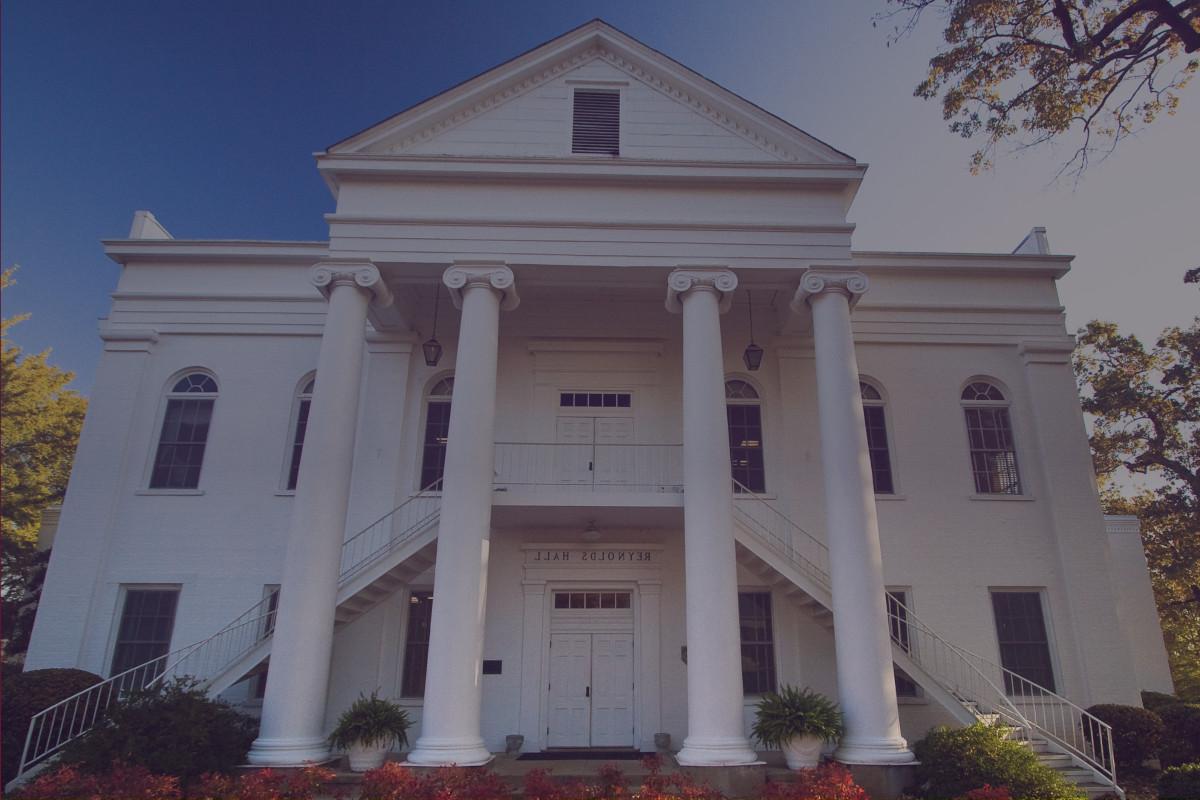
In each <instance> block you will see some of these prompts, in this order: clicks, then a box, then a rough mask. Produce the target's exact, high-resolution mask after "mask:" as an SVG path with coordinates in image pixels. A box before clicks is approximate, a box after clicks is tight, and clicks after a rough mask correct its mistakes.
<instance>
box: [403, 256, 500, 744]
mask: <svg viewBox="0 0 1200 800" xmlns="http://www.w3.org/2000/svg"><path fill="white" fill-rule="evenodd" d="M443 280H444V282H445V284H446V286H447V287H449V288H450V290H451V296H452V297H453V299H454V301H455V305H457V306H458V307H459V308H461V309H462V321H461V323H460V325H459V334H458V354H457V357H456V360H455V371H454V399H453V402H452V403H451V406H450V430H449V434H448V439H447V442H446V463H445V470H444V472H443V478H442V511H441V520H440V522H439V525H438V552H437V564H436V565H435V567H434V579H433V608H432V613H431V619H430V631H429V661H428V665H427V669H426V672H425V702H424V708H423V710H422V714H421V737H420V738H419V739H418V740H417V742H416V745H415V746H414V747H413V750H412V752H410V753H409V754H408V760H409V762H410V763H412V764H421V765H426V766H451V765H455V764H457V765H458V766H476V765H479V764H485V763H487V762H488V761H489V760H490V759H491V754H490V753H489V752H488V750H487V748H486V747H485V746H484V744H483V738H482V736H481V735H480V727H479V719H480V703H481V700H482V686H481V682H480V673H481V659H482V658H483V633H484V612H485V609H486V604H487V569H488V546H489V540H490V534H491V521H492V491H493V487H492V470H493V464H494V458H493V449H494V444H493V443H494V439H495V437H494V428H495V418H496V361H497V353H498V344H499V336H500V334H499V325H500V309H501V307H504V308H512V307H515V305H516V297H517V296H516V291H515V287H514V286H513V276H512V271H511V270H509V269H508V268H507V267H473V268H462V267H452V268H450V269H449V270H447V271H446V273H445V275H444V276H443Z"/></svg>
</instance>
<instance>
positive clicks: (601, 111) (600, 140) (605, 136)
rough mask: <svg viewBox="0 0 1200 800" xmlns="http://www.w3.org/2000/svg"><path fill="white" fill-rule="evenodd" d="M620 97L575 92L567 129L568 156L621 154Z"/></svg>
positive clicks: (611, 93) (615, 94)
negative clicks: (578, 154) (568, 131)
mask: <svg viewBox="0 0 1200 800" xmlns="http://www.w3.org/2000/svg"><path fill="white" fill-rule="evenodd" d="M620 129H621V94H620V92H605V91H594V90H583V89H576V90H575V113H574V117H573V119H572V128H571V152H572V153H599V154H600V155H608V156H617V155H620V154H621V134H620Z"/></svg>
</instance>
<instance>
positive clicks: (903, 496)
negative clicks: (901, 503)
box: [875, 494, 908, 500]
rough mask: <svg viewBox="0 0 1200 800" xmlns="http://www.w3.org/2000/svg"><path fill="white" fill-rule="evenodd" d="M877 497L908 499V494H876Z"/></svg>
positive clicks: (879, 498)
mask: <svg viewBox="0 0 1200 800" xmlns="http://www.w3.org/2000/svg"><path fill="white" fill-rule="evenodd" d="M875 499H876V500H907V499H908V495H906V494H877V495H875Z"/></svg>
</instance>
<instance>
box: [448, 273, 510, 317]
mask: <svg viewBox="0 0 1200 800" xmlns="http://www.w3.org/2000/svg"><path fill="white" fill-rule="evenodd" d="M442 283H444V284H445V285H446V288H447V289H449V290H450V299H451V300H452V301H453V302H454V307H455V308H458V309H461V308H462V290H463V289H465V288H466V287H468V286H487V287H489V288H491V289H493V290H495V291H497V292H499V293H500V308H502V309H504V310H505V311H512V310H513V309H514V308H516V307H517V306H518V305H519V304H520V303H521V297H520V296H519V295H518V294H517V284H516V278H515V277H514V276H513V271H512V270H511V269H509V268H508V266H507V265H505V264H501V263H498V262H492V263H476V264H455V265H454V266H452V267H450V269H448V270H446V271H445V272H444V273H442Z"/></svg>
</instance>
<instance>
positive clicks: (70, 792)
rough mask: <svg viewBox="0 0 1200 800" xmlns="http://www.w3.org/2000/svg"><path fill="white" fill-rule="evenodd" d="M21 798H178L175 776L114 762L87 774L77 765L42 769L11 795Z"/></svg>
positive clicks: (68, 799) (159, 799) (163, 799)
mask: <svg viewBox="0 0 1200 800" xmlns="http://www.w3.org/2000/svg"><path fill="white" fill-rule="evenodd" d="M13 796H14V797H16V798H20V799H21V800H83V799H84V798H116V797H119V798H121V800H179V798H181V797H182V796H183V794H182V793H181V792H180V790H179V779H178V778H176V777H174V776H172V775H154V774H152V773H151V772H150V770H148V769H146V768H145V767H141V766H137V765H133V766H130V765H127V764H121V763H116V764H113V765H112V767H111V769H109V770H108V771H107V772H104V773H103V774H99V775H91V774H88V773H86V772H83V771H82V770H80V769H79V768H77V767H73V766H70V765H68V766H65V767H59V768H58V769H55V770H53V771H51V772H43V773H42V774H41V775H38V776H37V777H36V778H34V779H33V780H32V781H31V782H30V783H29V784H28V785H26V786H24V787H22V788H21V789H20V791H18V792H16V793H15V794H14V795H13Z"/></svg>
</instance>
